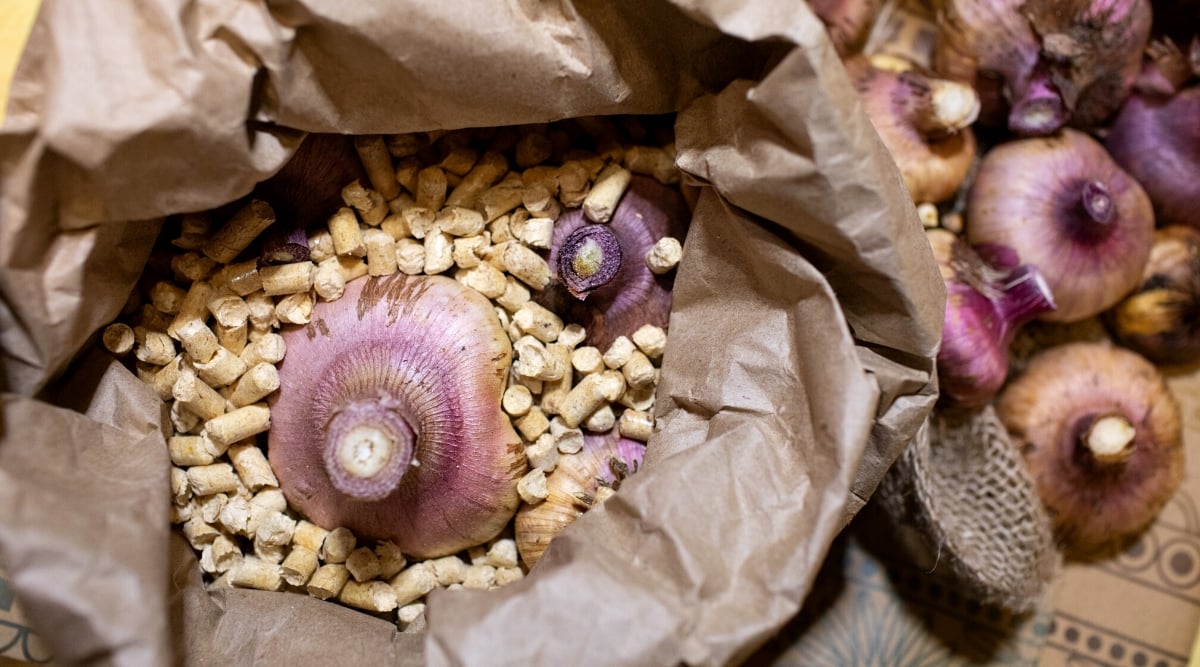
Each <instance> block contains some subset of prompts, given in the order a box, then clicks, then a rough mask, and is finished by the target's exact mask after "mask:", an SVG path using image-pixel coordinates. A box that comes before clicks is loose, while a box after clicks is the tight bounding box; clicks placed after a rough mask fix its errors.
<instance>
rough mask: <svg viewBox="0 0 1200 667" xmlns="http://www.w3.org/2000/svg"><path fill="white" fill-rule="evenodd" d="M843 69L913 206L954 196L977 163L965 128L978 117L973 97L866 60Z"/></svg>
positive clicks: (951, 85)
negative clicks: (900, 178) (889, 156)
mask: <svg viewBox="0 0 1200 667" xmlns="http://www.w3.org/2000/svg"><path fill="white" fill-rule="evenodd" d="M845 64H846V72H847V74H849V76H850V81H851V82H852V83H853V84H854V87H855V89H856V90H857V91H858V95H859V99H861V100H862V103H863V107H864V109H865V110H866V112H867V116H868V117H869V118H870V119H871V124H872V125H874V126H875V130H876V131H877V132H878V133H879V138H880V139H882V140H883V144H884V145H885V146H887V149H888V152H889V153H891V155H892V158H893V159H894V160H895V161H896V166H897V167H899V169H900V175H901V177H902V178H903V179H904V184H905V185H906V186H907V187H908V191H909V194H910V195H911V196H912V199H913V201H914V202H916V203H923V202H932V203H937V202H941V201H945V200H947V199H949V198H950V197H952V196H954V193H955V191H957V190H958V188H959V186H960V185H962V182H963V181H964V180H965V179H966V177H967V172H968V171H969V170H970V168H971V163H972V161H973V160H974V159H975V150H976V145H975V135H974V134H973V133H972V132H971V130H970V128H969V126H970V125H971V123H973V122H975V119H976V117H978V115H979V96H978V95H977V94H976V93H975V91H974V90H972V89H971V87H970V86H967V85H965V84H962V83H958V82H955V81H947V80H944V79H937V78H933V77H930V76H926V75H925V74H922V73H920V72H917V71H916V70H911V69H910V70H908V71H895V70H893V69H888V68H881V67H877V66H876V65H875V64H874V63H873V62H872V61H871V60H869V59H867V58H865V57H856V58H851V59H849V60H847V61H846V63H845Z"/></svg>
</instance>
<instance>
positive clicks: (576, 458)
mask: <svg viewBox="0 0 1200 667" xmlns="http://www.w3.org/2000/svg"><path fill="white" fill-rule="evenodd" d="M583 442H584V444H583V449H581V450H579V452H577V453H575V454H566V455H563V456H560V457H559V459H558V464H557V466H556V467H555V468H554V471H553V472H551V473H550V474H549V475H548V476H547V477H546V487H547V489H548V490H549V495H548V496H547V497H546V500H544V501H542V502H540V503H538V504H537V505H523V506H522V507H521V509H520V511H518V512H517V518H516V521H515V524H514V528H515V531H516V534H515V537H516V541H517V551H518V552H519V553H520V554H521V560H522V561H524V562H525V565H526V566H527V567H533V566H534V565H535V564H537V562H538V559H540V558H541V557H542V554H544V553H545V552H546V549H547V548H548V547H549V546H550V542H551V541H552V540H553V539H554V538H555V537H557V536H558V534H559V533H561V532H562V531H563V530H565V529H566V528H567V526H569V525H570V524H571V523H573V522H574V521H575V520H576V519H578V518H579V517H581V516H583V514H584V512H586V511H587V510H588V509H589V508H591V507H592V506H594V505H595V504H596V503H597V502H599V501H598V499H597V494H599V493H601V491H600V488H601V487H607V488H608V489H610V490H612V491H616V490H618V489H619V488H620V487H621V482H622V481H623V480H624V479H625V478H626V477H628V476H629V475H632V474H634V473H636V472H637V471H638V469H639V468H640V467H641V465H642V457H643V456H644V455H645V452H646V445H645V444H644V443H641V442H638V441H636V440H630V439H628V438H622V437H621V436H620V434H619V433H618V432H617V431H616V430H615V429H614V430H612V431H609V432H608V433H603V434H590V433H589V434H585V435H584V436H583Z"/></svg>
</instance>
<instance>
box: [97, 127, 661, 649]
mask: <svg viewBox="0 0 1200 667" xmlns="http://www.w3.org/2000/svg"><path fill="white" fill-rule="evenodd" d="M510 131H516V132H517V137H518V138H517V139H516V141H515V143H514V144H513V145H512V146H511V147H509V148H507V149H506V150H503V151H498V150H478V149H476V148H473V147H471V145H470V139H471V138H472V137H477V134H472V133H473V132H475V133H477V132H478V131H467V130H464V131H456V132H434V133H418V134H411V135H396V136H386V137H385V136H373V137H358V138H356V140H355V147H356V148H357V149H358V153H359V156H360V158H361V159H362V161H363V164H364V167H365V172H366V174H367V175H368V176H369V179H368V181H369V182H366V183H364V182H360V181H357V180H356V181H354V182H352V183H349V184H346V185H345V187H344V188H343V189H342V199H343V202H344V206H343V207H340V208H339V209H338V210H334V211H330V212H329V216H328V219H327V220H328V222H327V224H326V225H324V226H323V227H321V228H319V229H310V230H308V234H307V242H308V246H309V259H308V260H306V261H299V262H291V263H285V264H279V265H270V266H268V265H261V263H260V262H259V260H258V258H257V253H256V252H254V250H255V247H256V243H261V238H260V237H261V236H262V235H263V234H264V232H266V231H267V230H268V229H269V227H270V225H271V224H272V223H273V221H274V217H275V216H274V214H273V211H272V209H271V206H270V205H269V204H267V203H266V202H263V201H258V200H254V201H250V202H249V203H246V204H245V206H244V207H242V208H241V209H240V210H238V211H237V212H236V213H235V214H234V215H232V217H229V218H228V219H227V220H225V221H223V222H222V223H220V224H215V223H214V218H216V216H215V215H213V214H212V212H208V213H200V214H188V215H183V216H180V217H179V218H178V219H173V220H169V221H168V223H167V225H166V227H165V228H164V234H163V238H162V239H161V240H160V243H159V244H158V246H156V250H155V253H154V256H153V257H152V259H151V261H150V262H149V263H148V265H147V269H146V273H145V275H144V276H143V280H142V281H141V282H140V283H139V286H138V288H137V289H135V290H134V293H133V294H132V295H131V297H130V300H129V302H128V304H127V305H126V308H125V309H124V310H123V313H122V316H121V317H120V318H119V320H118V321H117V322H116V323H113V324H111V325H110V326H108V327H107V328H106V329H105V330H104V332H103V336H102V340H103V344H104V345H105V347H107V349H108V350H109V351H111V352H112V353H113V354H115V355H117V356H119V357H122V358H124V359H125V360H126V361H127V362H128V363H129V364H130V365H131V367H132V368H133V369H135V371H136V373H137V375H138V377H139V378H141V379H142V380H143V381H145V382H146V383H148V384H149V385H150V386H152V387H153V388H154V390H155V391H156V392H157V393H158V395H159V397H161V398H162V400H164V401H166V402H167V404H168V405H169V406H170V421H171V424H170V428H171V431H172V434H171V435H170V437H169V438H168V441H167V446H168V454H169V457H170V461H171V463H172V468H171V489H172V507H171V519H172V522H173V523H174V524H177V525H178V526H179V527H180V529H181V530H182V533H183V535H184V536H185V537H186V538H187V540H188V541H189V542H190V544H191V545H192V547H193V548H194V549H195V550H196V551H197V553H198V554H199V562H200V567H201V569H202V571H203V572H204V574H205V581H206V583H207V585H208V586H209V587H211V588H221V587H244V588H254V589H261V590H270V591H281V590H285V591H293V592H303V593H307V594H308V595H311V596H313V597H316V598H319V599H322V600H330V601H336V602H338V603H341V604H344V605H347V606H350V607H353V608H357V609H361V610H364V611H367V612H372V613H374V614H376V615H377V616H381V617H385V618H391V619H394V620H395V621H396V622H397V623H398V625H399V627H400V629H401V630H405V631H417V630H420V629H421V628H422V627H423V626H424V609H425V604H424V599H425V596H426V595H427V594H428V593H430V592H431V591H433V590H434V589H437V588H445V589H450V590H455V589H463V588H466V589H490V588H495V587H499V586H503V585H505V584H508V583H511V582H513V581H516V580H519V579H521V578H522V577H523V576H525V574H526V573H527V568H526V567H525V566H524V564H523V563H522V562H521V561H520V558H519V557H518V553H517V548H516V544H515V542H514V539H513V534H512V529H511V524H510V527H509V528H508V529H506V531H505V532H504V533H502V534H501V535H500V536H499V537H497V538H495V539H493V540H492V541H490V542H488V543H486V544H481V545H478V546H476V547H474V548H471V549H469V550H467V551H466V552H463V553H460V554H456V555H451V556H446V557H443V558H437V559H432V560H425V561H419V562H409V561H408V560H407V559H406V557H405V554H403V553H401V552H400V550H399V549H398V548H397V547H396V546H395V545H393V544H392V543H390V542H380V541H375V540H369V541H368V540H362V539H358V538H357V537H356V536H355V535H354V534H352V533H351V532H350V531H349V530H347V529H345V528H336V527H335V528H334V529H332V530H327V529H325V528H322V527H318V526H316V525H314V524H312V523H310V522H309V521H306V520H305V519H304V517H302V516H300V515H299V514H298V513H296V512H295V511H293V510H292V509H291V508H289V506H288V503H287V501H286V500H285V498H284V495H283V493H282V491H280V489H279V488H278V482H277V480H276V478H275V475H274V473H273V471H272V469H271V466H270V464H269V462H268V460H267V457H266V456H265V453H264V448H265V446H266V433H267V431H268V430H269V428H270V424H271V421H270V409H269V407H268V404H267V402H266V399H267V398H268V397H269V396H270V395H271V394H272V392H275V391H276V390H278V388H279V376H278V373H277V368H276V367H277V365H278V364H279V363H280V362H281V361H282V360H283V359H284V357H285V355H286V345H285V342H284V338H283V337H282V336H281V335H280V334H279V333H278V331H279V330H280V328H281V327H302V326H305V325H308V324H309V323H310V320H311V319H312V314H313V307H314V304H315V303H317V301H318V300H327V301H331V300H335V299H338V298H339V297H341V295H342V292H343V289H344V288H345V285H346V283H348V282H350V281H352V280H355V279H358V278H361V277H363V276H386V275H391V274H394V273H397V272H402V273H405V274H409V275H417V274H427V275H433V274H446V275H448V276H450V277H452V278H454V279H455V280H458V281H459V282H461V283H462V284H464V285H467V286H469V287H471V288H473V289H475V290H477V291H478V292H480V293H481V294H483V295H484V296H486V297H488V298H489V299H490V300H491V301H492V303H493V304H494V305H495V312H496V316H497V318H499V320H500V322H501V324H502V325H503V326H504V328H505V330H506V331H507V333H508V335H509V337H510V340H511V341H512V342H513V352H514V362H513V364H512V369H511V372H510V377H509V381H508V387H507V389H506V391H505V392H504V394H503V399H502V408H503V410H504V411H505V413H506V414H507V415H509V417H510V419H511V420H512V423H513V425H514V427H515V429H516V430H517V432H518V433H519V434H520V436H521V438H522V439H523V441H524V444H525V445H526V448H527V449H526V452H527V456H528V460H529V466H530V471H529V473H528V474H527V475H525V476H524V477H523V478H522V479H521V480H520V482H519V484H518V490H519V493H520V496H521V498H522V499H523V501H524V502H525V503H528V504H536V503H539V502H542V501H543V500H545V498H546V495H547V485H546V476H547V473H550V472H551V471H553V470H554V468H555V466H556V464H557V462H558V461H559V457H561V456H571V455H573V454H574V453H576V452H578V451H579V450H580V448H581V447H582V444H583V432H584V430H587V431H591V432H605V431H609V430H611V429H613V428H616V429H618V430H619V431H620V433H621V434H622V435H623V436H625V437H628V438H631V439H635V440H641V441H645V440H647V439H648V438H649V436H650V434H651V433H652V431H653V428H654V419H653V416H652V410H653V406H654V395H655V388H656V386H657V383H658V377H659V370H658V365H659V363H660V361H661V359H662V354H663V350H664V346H665V343H666V334H665V332H664V331H663V329H661V328H659V327H657V326H645V327H642V328H641V329H639V330H638V331H637V332H636V333H634V334H633V335H632V336H630V337H625V336H622V337H619V338H617V339H616V340H615V342H613V343H612V345H611V346H610V347H609V348H608V349H605V350H600V349H597V348H595V347H591V346H586V345H583V343H584V341H585V335H586V332H585V331H584V330H583V328H582V327H580V326H579V325H577V324H564V322H563V320H562V319H561V318H560V317H559V315H558V314H556V313H553V312H550V311H549V310H547V309H546V308H544V307H542V306H541V305H538V304H537V303H534V302H533V301H531V291H530V290H534V291H536V290H540V289H542V288H543V287H545V286H546V284H547V283H548V282H549V281H550V280H551V279H552V271H551V268H550V267H549V266H548V265H547V263H546V260H545V259H544V258H543V255H544V251H546V250H547V249H548V248H549V246H550V242H551V235H552V232H553V229H554V223H555V221H556V219H557V218H558V216H559V215H560V214H561V213H562V211H563V210H564V209H566V208H574V207H582V208H583V209H584V211H585V213H587V215H589V217H590V216H592V215H593V212H594V211H600V212H601V213H600V214H601V215H602V214H603V213H602V212H603V211H606V210H607V211H611V210H612V209H613V208H614V207H615V205H616V202H617V201H618V200H619V199H620V197H621V194H622V192H623V190H624V187H625V185H626V184H628V182H629V179H630V175H631V174H632V173H638V174H644V175H648V176H652V177H654V178H655V179H657V180H658V181H660V182H662V183H665V184H671V185H675V184H678V183H679V174H678V172H677V170H676V167H675V165H674V150H673V145H672V144H669V143H667V144H655V143H653V141H652V140H651V141H647V142H646V145H632V144H630V143H628V142H625V143H622V144H616V143H614V142H612V141H608V142H607V143H605V142H600V143H599V144H597V145H595V146H594V147H593V148H594V150H578V149H571V150H567V151H563V150H561V149H555V146H556V145H558V146H561V144H562V137H561V136H559V135H556V134H555V132H556V124H549V125H539V126H533V127H528V128H526V127H522V128H511V129H510ZM609 136H610V137H611V136H613V135H611V134H610V135H609ZM431 154H432V155H437V156H439V157H440V159H438V160H437V161H436V162H431V161H430V160H429V158H428V156H429V155H431ZM555 160H557V161H555ZM681 241H682V239H674V238H667V239H663V240H662V241H660V242H659V243H658V244H656V245H655V246H654V249H653V250H652V251H651V252H650V253H648V255H647V257H645V258H642V259H644V260H645V261H647V263H648V264H649V265H650V267H651V269H652V270H653V271H654V272H655V273H665V272H668V271H671V270H673V268H674V267H675V265H676V264H677V263H678V262H679V260H680V253H681V244H680V242H681ZM247 250H249V251H251V252H247ZM250 254H253V255H254V257H253V258H250V259H246V256H247V255H250ZM572 392H574V393H576V394H580V395H582V394H587V400H586V401H582V400H574V401H568V400H567V398H568V397H569V396H570V395H571V394H572ZM565 404H573V405H577V406H578V407H577V408H576V409H565V408H564V405H565Z"/></svg>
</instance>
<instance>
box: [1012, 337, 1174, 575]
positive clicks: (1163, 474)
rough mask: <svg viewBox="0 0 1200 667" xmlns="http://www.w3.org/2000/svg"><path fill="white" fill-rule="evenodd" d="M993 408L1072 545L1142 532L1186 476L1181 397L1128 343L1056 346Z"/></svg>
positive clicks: (1092, 548) (1081, 550)
mask: <svg viewBox="0 0 1200 667" xmlns="http://www.w3.org/2000/svg"><path fill="white" fill-rule="evenodd" d="M996 412H997V415H998V416H999V417H1000V420H1001V421H1002V422H1003V423H1004V425H1005V427H1006V428H1007V429H1008V431H1009V433H1010V435H1011V436H1012V438H1013V443H1014V445H1016V446H1018V447H1020V448H1021V451H1022V454H1023V455H1024V458H1025V462H1026V464H1027V465H1028V467H1029V471H1030V473H1031V474H1032V476H1033V478H1034V482H1035V485H1036V488H1037V491H1038V496H1039V497H1040V498H1041V500H1042V502H1043V504H1044V505H1045V506H1046V508H1047V509H1048V510H1049V511H1050V514H1051V516H1052V518H1053V521H1054V526H1055V531H1056V533H1057V534H1058V536H1059V538H1060V539H1061V540H1062V541H1063V542H1064V543H1065V545H1066V546H1067V548H1068V549H1069V550H1070V551H1071V552H1072V553H1075V554H1078V555H1085V554H1089V553H1093V552H1096V551H1098V550H1100V549H1103V548H1107V547H1110V546H1113V545H1116V544H1119V543H1120V542H1121V541H1122V540H1124V539H1126V538H1129V537H1131V536H1133V535H1135V534H1137V533H1138V532H1140V531H1142V530H1143V529H1145V528H1146V527H1147V526H1149V524H1150V523H1151V522H1152V521H1153V520H1154V518H1155V517H1156V516H1157V515H1158V513H1159V511H1160V510H1161V509H1162V507H1163V505H1165V504H1166V502H1167V501H1168V500H1170V498H1171V496H1172V495H1174V493H1175V491H1176V489H1178V488H1179V484H1180V482H1181V481H1182V478H1183V441H1182V434H1181V429H1182V423H1181V417H1180V410H1179V404H1178V402H1177V401H1176V399H1175V397H1174V396H1173V395H1172V394H1171V392H1170V390H1169V389H1168V387H1167V385H1166V382H1165V381H1164V379H1163V377H1162V375H1160V374H1159V372H1158V370H1157V369H1156V368H1155V367H1154V365H1153V364H1151V363H1150V362H1149V361H1147V360H1146V359H1145V358H1143V357H1141V356H1140V355H1138V354H1137V353H1135V352H1132V351H1130V350H1127V349H1124V348H1121V347H1118V346H1115V345H1112V344H1111V343H1082V342H1081V343H1068V344H1065V345H1059V346H1057V347H1052V348H1049V349H1047V350H1045V351H1043V352H1041V353H1039V354H1038V355H1036V356H1035V357H1034V358H1033V359H1032V360H1031V361H1030V363H1029V365H1028V366H1027V367H1026V368H1025V370H1024V372H1022V373H1021V374H1020V375H1018V376H1017V377H1016V378H1014V379H1013V380H1012V381H1010V382H1009V384H1008V385H1007V386H1006V387H1005V389H1004V391H1003V392H1002V393H1001V394H1000V396H999V398H998V399H997V402H996Z"/></svg>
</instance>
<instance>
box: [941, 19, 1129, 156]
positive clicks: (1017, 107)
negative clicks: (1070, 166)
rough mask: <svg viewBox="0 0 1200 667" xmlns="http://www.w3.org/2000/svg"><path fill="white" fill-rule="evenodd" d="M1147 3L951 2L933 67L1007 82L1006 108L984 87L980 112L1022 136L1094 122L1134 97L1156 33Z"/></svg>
mask: <svg viewBox="0 0 1200 667" xmlns="http://www.w3.org/2000/svg"><path fill="white" fill-rule="evenodd" d="M1150 19H1151V13H1150V4H1149V2H1148V0H950V1H949V2H947V3H946V7H945V10H944V11H943V12H940V13H939V21H938V24H939V34H938V40H937V46H936V48H935V51H934V69H935V70H936V71H938V72H939V73H940V74H942V75H944V76H947V77H949V78H952V79H957V80H961V81H968V82H971V83H972V84H974V85H976V86H977V87H983V86H990V85H991V84H990V81H989V80H993V79H1000V80H1001V81H1003V84H1004V85H1003V90H1004V91H1005V96H1004V102H1005V104H1006V106H1007V107H1008V110H1007V112H1006V113H1003V114H1001V113H1000V112H1001V110H1000V109H996V108H994V102H995V101H998V100H995V98H994V97H993V96H991V95H985V94H984V93H983V91H982V90H981V91H980V96H981V98H982V99H983V100H984V103H985V108H984V110H983V118H985V119H989V120H990V119H994V118H996V117H998V116H1001V115H1003V116H1004V117H1006V118H1007V123H1008V128H1009V130H1011V131H1012V132H1014V133H1016V134H1018V135H1021V136H1045V135H1049V134H1051V133H1053V132H1055V131H1057V130H1058V129H1059V128H1061V127H1063V126H1064V125H1067V124H1069V125H1071V126H1073V127H1081V128H1090V127H1094V126H1096V125H1098V124H1100V123H1102V122H1104V121H1105V119H1107V118H1108V117H1109V116H1111V115H1112V113H1113V112H1114V111H1116V109H1117V108H1118V107H1119V106H1120V104H1121V101H1122V100H1124V99H1125V97H1126V96H1128V94H1129V91H1130V89H1131V87H1132V85H1133V82H1134V79H1135V78H1136V77H1137V73H1138V70H1139V68H1140V66H1141V57H1142V51H1143V50H1144V48H1145V46H1146V43H1147V41H1148V39H1149V35H1150Z"/></svg>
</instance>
